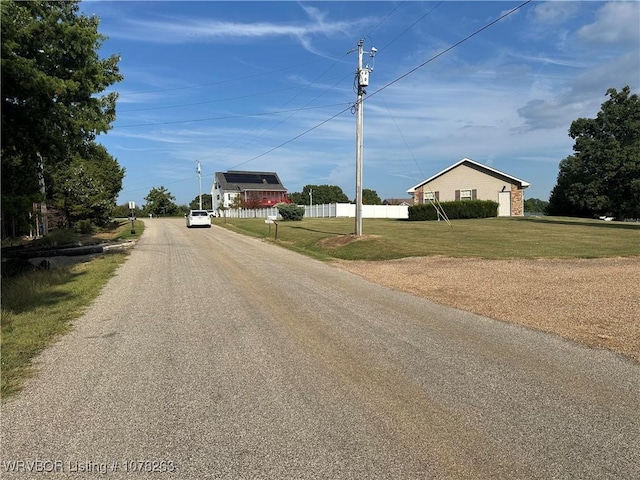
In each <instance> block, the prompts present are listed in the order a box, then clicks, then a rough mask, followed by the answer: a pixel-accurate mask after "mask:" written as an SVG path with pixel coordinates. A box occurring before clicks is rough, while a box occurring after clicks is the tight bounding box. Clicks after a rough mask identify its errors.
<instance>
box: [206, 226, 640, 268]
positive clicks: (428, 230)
mask: <svg viewBox="0 0 640 480" xmlns="http://www.w3.org/2000/svg"><path fill="white" fill-rule="evenodd" d="M213 223H214V224H215V225H220V226H222V227H225V228H228V229H231V230H236V231H239V232H242V233H245V234H248V235H252V236H255V237H259V238H265V239H270V240H271V241H275V239H274V237H275V226H274V225H272V226H271V230H269V225H267V224H265V222H264V219H262V218H257V219H256V218H252V219H226V220H225V219H224V218H216V219H215V220H214V222H213ZM451 223H452V226H449V225H447V223H445V222H408V221H403V220H390V219H364V220H363V232H364V234H363V235H362V236H361V237H355V236H353V235H352V232H353V231H354V219H351V218H305V219H303V220H302V221H300V222H279V224H278V240H277V243H278V244H280V245H282V246H284V247H286V248H289V249H292V250H295V251H298V252H301V253H305V254H307V255H310V256H312V257H315V258H318V259H333V258H337V259H342V260H392V259H398V258H405V257H422V256H435V255H439V256H446V257H466V258H487V259H499V258H504V259H506V258H605V257H626V256H637V255H640V225H639V224H633V223H623V222H603V221H601V220H585V219H572V218H564V217H525V218H487V219H478V220H454V221H452V222H451Z"/></svg>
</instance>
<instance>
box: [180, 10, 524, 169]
mask: <svg viewBox="0 0 640 480" xmlns="http://www.w3.org/2000/svg"><path fill="white" fill-rule="evenodd" d="M531 1H532V0H526V1H525V2H523V3H521V4H520V5H518V6H516V7H514V8H513V9H511V10H509V11H507V12H506V13H504V14H502V15H501V16H499V17H498V18H496V19H495V20H493V21H491V22H489V23H487V24H485V25H484V26H483V27H481V28H479V29H477V30H475V31H474V32H473V33H471V34H469V35H467V36H465V37H464V38H462V39H461V40H459V41H458V42H456V43H454V44H453V45H451V46H449V47H447V48H445V49H444V50H442V51H440V52H439V53H437V54H436V55H434V56H432V57H430V58H429V59H427V60H426V61H424V62H422V63H421V64H419V65H418V66H416V67H414V68H412V69H411V70H409V71H407V72H405V73H404V74H402V75H400V76H398V77H396V78H395V79H394V80H392V81H391V82H389V83H387V84H385V85H384V86H382V87H381V88H379V89H377V90H376V91H374V92H373V93H371V94H369V95H368V97H369V98H371V97H373V96H374V95H377V94H378V93H380V92H382V91H383V90H385V89H387V88H389V87H390V86H392V85H394V84H396V83H398V82H399V81H400V80H402V79H404V78H406V77H408V76H409V75H412V74H413V73H415V72H416V71H418V70H419V69H421V68H423V67H425V66H426V65H428V64H429V63H431V62H433V61H434V60H436V59H438V58H440V57H441V56H443V55H445V54H446V53H448V52H450V51H451V50H453V49H454V48H457V47H458V46H460V45H462V44H463V43H465V42H467V41H468V40H470V39H471V38H473V37H475V36H476V35H478V34H480V33H481V32H483V31H485V30H487V29H488V28H490V27H492V26H493V25H495V24H496V23H498V22H499V21H501V20H502V19H504V18H506V17H508V16H509V15H512V14H513V13H515V12H516V11H518V10H520V9H521V8H523V7H524V6H526V5H527V4H529V3H531ZM431 11H433V9H432V10H431ZM414 25H415V23H414ZM403 33H404V32H403ZM393 41H395V39H394V40H393ZM387 46H388V45H387ZM385 48H386V47H385ZM336 63H337V62H336ZM351 108H352V105H351V104H350V106H348V107H346V108H344V109H343V110H341V111H339V112H338V113H336V114H335V115H333V116H331V117H329V118H327V119H326V120H323V121H321V122H320V123H318V124H316V125H314V126H313V127H311V128H309V129H307V130H305V131H303V132H301V133H300V134H298V135H296V136H294V137H292V138H290V139H289V140H287V141H285V142H282V143H280V144H278V145H276V146H274V147H272V148H270V149H268V150H267V151H265V152H263V153H261V154H259V155H256V156H254V157H252V158H250V159H248V160H246V161H244V162H241V163H239V164H237V165H235V166H234V167H232V168H236V167H239V166H241V165H245V164H247V163H250V162H252V161H254V160H257V159H259V158H261V157H263V156H266V155H268V154H269V153H272V152H274V151H275V150H278V149H280V148H282V147H283V146H285V145H288V144H289V143H292V142H293V141H295V140H297V139H299V138H301V137H303V136H304V135H306V134H308V133H310V132H312V131H313V130H316V129H317V128H319V127H321V126H322V125H324V124H326V123H328V122H330V121H331V120H333V119H334V118H337V117H338V116H340V115H342V114H343V113H344V112H346V111H348V110H350V109H351ZM169 123H172V122H169ZM185 180H186V179H185Z"/></svg>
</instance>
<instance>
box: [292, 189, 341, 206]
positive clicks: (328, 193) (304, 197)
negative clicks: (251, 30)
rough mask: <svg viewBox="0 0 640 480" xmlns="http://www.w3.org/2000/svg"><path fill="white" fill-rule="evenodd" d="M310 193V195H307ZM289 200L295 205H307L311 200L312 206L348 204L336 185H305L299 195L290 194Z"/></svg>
mask: <svg viewBox="0 0 640 480" xmlns="http://www.w3.org/2000/svg"><path fill="white" fill-rule="evenodd" d="M311 191H313V192H312V195H309V193H310V192H311ZM289 198H290V199H291V201H292V202H293V203H294V204H297V205H309V202H310V200H311V199H313V200H312V201H313V204H314V205H323V204H326V203H349V198H348V197H347V196H346V195H345V194H344V192H343V191H342V189H341V188H340V187H338V186H337V185H305V186H304V187H303V189H302V192H301V193H291V194H289Z"/></svg>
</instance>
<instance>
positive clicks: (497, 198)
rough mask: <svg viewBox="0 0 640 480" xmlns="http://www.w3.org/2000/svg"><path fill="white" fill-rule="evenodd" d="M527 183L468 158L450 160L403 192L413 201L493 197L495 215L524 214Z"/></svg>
mask: <svg viewBox="0 0 640 480" xmlns="http://www.w3.org/2000/svg"><path fill="white" fill-rule="evenodd" d="M528 186H529V183H528V182H525V181H524V180H520V179H519V178H516V177H514V176H511V175H509V174H507V173H504V172H501V171H499V170H496V169H495V168H491V167H488V166H486V165H482V164H481V163H478V162H476V161H474V160H471V159H469V158H463V159H462V160H460V161H458V162H456V163H454V164H453V165H451V166H450V167H447V168H445V169H444V170H442V171H441V172H439V173H436V174H435V175H433V176H432V177H429V178H427V179H426V180H424V181H423V182H420V183H419V184H418V185H416V186H415V187H413V188H410V189H409V190H407V193H409V194H411V195H412V196H413V204H414V205H419V204H421V203H429V202H430V201H431V200H438V201H440V202H449V201H454V200H493V201H494V202H498V205H499V206H498V216H499V217H509V216H522V215H524V189H525V188H527V187H528Z"/></svg>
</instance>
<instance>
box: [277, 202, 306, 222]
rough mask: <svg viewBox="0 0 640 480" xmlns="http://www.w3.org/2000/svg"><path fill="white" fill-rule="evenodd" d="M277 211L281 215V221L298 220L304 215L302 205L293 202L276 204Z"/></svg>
mask: <svg viewBox="0 0 640 480" xmlns="http://www.w3.org/2000/svg"><path fill="white" fill-rule="evenodd" d="M277 208H278V213H279V214H280V216H281V217H282V220H283V221H285V222H286V221H288V220H293V221H300V220H302V217H304V207H301V206H299V205H294V204H293V203H291V204H287V203H279V204H278V205H277Z"/></svg>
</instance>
